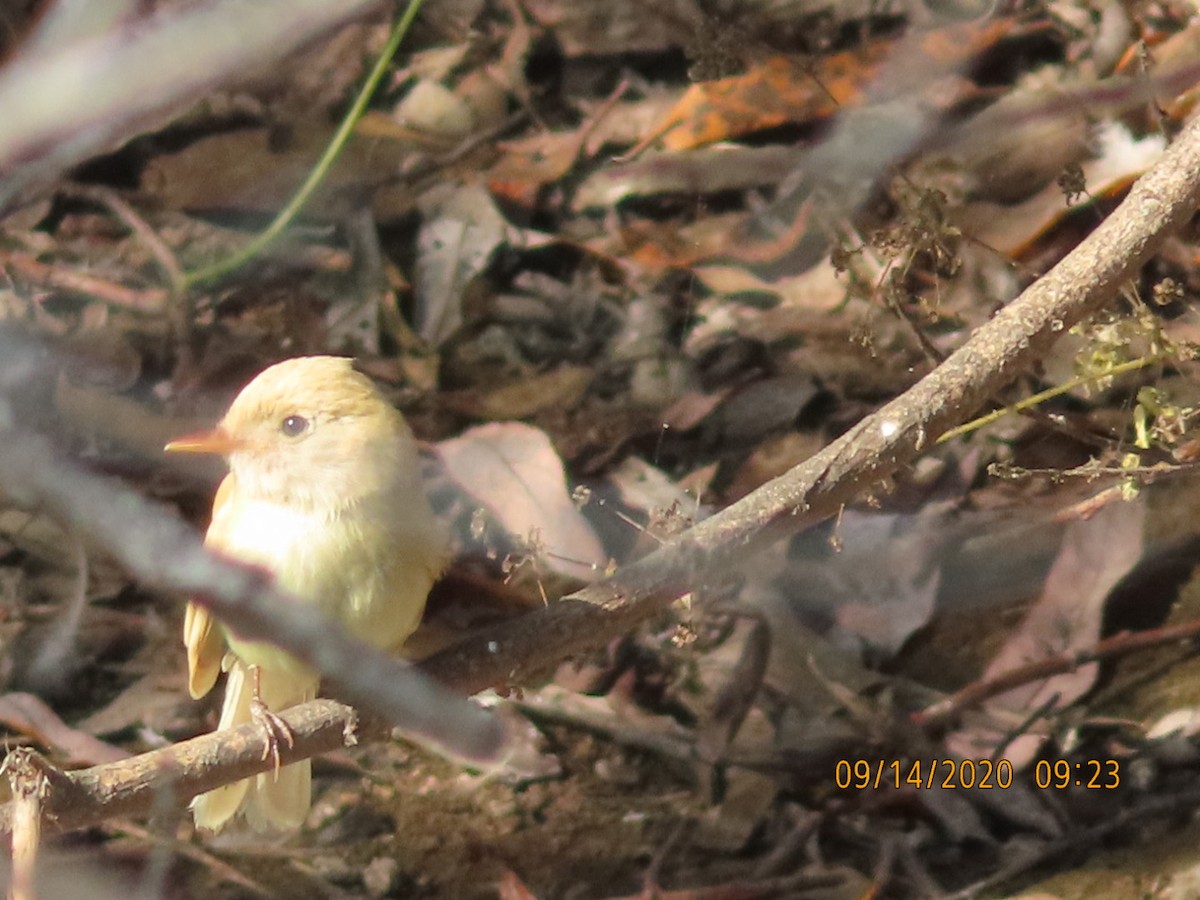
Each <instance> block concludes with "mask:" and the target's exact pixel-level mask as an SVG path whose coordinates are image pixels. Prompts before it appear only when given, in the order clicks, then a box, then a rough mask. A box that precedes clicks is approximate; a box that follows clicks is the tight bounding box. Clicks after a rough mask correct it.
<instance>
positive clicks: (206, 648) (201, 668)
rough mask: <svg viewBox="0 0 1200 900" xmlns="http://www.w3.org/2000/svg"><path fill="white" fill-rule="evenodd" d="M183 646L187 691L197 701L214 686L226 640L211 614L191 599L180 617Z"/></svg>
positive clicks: (219, 670)
mask: <svg viewBox="0 0 1200 900" xmlns="http://www.w3.org/2000/svg"><path fill="white" fill-rule="evenodd" d="M183 643H184V645H185V646H186V647H187V657H188V692H189V693H190V694H191V695H192V699H194V700H199V699H200V698H201V697H203V696H204V695H205V694H207V693H208V692H209V691H211V690H212V688H213V685H214V684H216V683H217V675H219V674H220V672H221V657H222V656H224V655H225V638H224V635H223V634H222V633H221V629H220V628H219V627H218V626H217V621H216V619H214V618H213V617H212V614H211V613H210V612H209V611H208V610H207V609H205V608H204V607H203V606H200V605H199V604H197V603H195V602H192V601H190V600H189V601H188V605H187V610H186V611H185V612H184V614H183Z"/></svg>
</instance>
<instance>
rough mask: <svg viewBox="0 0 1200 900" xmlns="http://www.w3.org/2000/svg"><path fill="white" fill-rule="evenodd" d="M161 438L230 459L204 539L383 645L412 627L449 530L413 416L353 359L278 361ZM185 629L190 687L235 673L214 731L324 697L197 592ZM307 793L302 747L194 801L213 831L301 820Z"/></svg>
mask: <svg viewBox="0 0 1200 900" xmlns="http://www.w3.org/2000/svg"><path fill="white" fill-rule="evenodd" d="M166 449H167V450H169V451H175V452H191V453H219V454H221V455H223V456H224V457H225V458H226V460H227V462H228V465H229V474H228V475H227V476H226V477H225V480H224V481H222V482H221V486H220V488H219V489H218V490H217V496H216V499H215V501H214V502H213V515H212V524H211V525H210V526H209V528H208V534H207V536H206V537H205V543H206V544H207V545H208V546H210V547H212V548H214V549H216V550H219V551H221V552H222V553H225V554H227V555H229V556H232V557H235V558H237V559H239V560H242V561H244V562H248V563H253V564H256V565H260V566H263V567H264V568H266V569H267V570H269V571H270V572H272V573H273V574H274V576H275V580H276V583H277V585H278V586H279V587H280V588H282V589H283V590H284V591H286V592H288V593H290V594H293V595H294V596H296V597H298V598H300V599H302V600H305V601H308V602H310V603H314V604H316V605H317V606H318V607H319V608H320V609H321V610H322V611H323V612H325V613H326V614H327V615H329V616H330V617H331V618H333V619H336V620H337V621H338V622H340V623H341V624H342V625H344V626H345V627H346V628H347V629H348V630H349V631H350V632H351V633H352V634H354V635H356V636H357V637H359V638H361V639H362V640H364V641H366V642H368V643H370V644H373V645H374V646H376V647H381V648H385V649H392V648H396V647H398V646H399V645H400V644H402V643H403V642H404V640H405V638H407V637H408V636H409V635H410V634H411V633H412V632H413V631H414V630H415V629H416V627H417V625H418V623H419V622H420V619H421V614H422V612H423V610H424V608H425V599H426V596H427V595H428V593H429V589H430V587H431V586H432V584H433V582H434V580H435V579H436V578H437V576H438V574H439V572H440V571H441V569H442V566H443V562H444V559H445V553H446V544H445V538H444V535H443V532H442V531H441V529H440V528H439V526H438V523H437V521H436V520H435V518H434V515H433V512H432V510H431V509H430V506H429V501H428V500H427V499H426V497H425V493H424V490H423V488H422V484H421V475H420V465H419V461H418V457H417V448H416V444H415V443H414V441H413V436H412V432H411V431H410V430H409V428H408V424H407V423H406V422H405V421H404V417H403V416H402V415H400V413H399V412H397V411H396V410H395V409H394V408H393V407H392V406H391V405H390V404H389V403H388V402H387V401H386V400H384V398H383V397H382V396H381V395H380V393H379V391H378V390H377V389H376V388H375V386H374V384H372V382H371V381H370V379H368V378H367V377H366V376H365V375H363V374H361V373H359V372H357V371H355V370H354V369H353V368H352V367H351V364H350V360H348V359H342V358H339V357H333V356H310V357H302V358H299V359H291V360H287V361H285V362H281V363H279V364H277V365H274V366H271V367H270V368H269V369H267V370H266V371H264V372H263V373H262V374H260V375H259V376H258V377H257V378H255V379H254V380H253V381H251V382H250V383H249V384H248V385H247V386H246V387H245V388H244V389H243V390H242V392H241V393H240V394H238V396H237V398H236V399H235V400H234V401H233V404H232V405H231V406H230V407H229V412H228V413H226V415H225V417H224V418H223V419H222V420H221V422H220V424H219V425H218V426H217V427H216V428H215V429H214V430H212V431H210V432H204V433H200V434H194V435H188V436H187V437H183V438H179V439H178V440H175V441H172V442H171V443H169V444H167V447H166ZM183 640H184V643H185V644H186V645H187V656H188V688H189V690H190V692H191V695H192V696H193V697H195V698H199V697H203V696H204V695H205V694H207V693H208V692H209V691H210V690H212V688H213V685H214V684H215V683H216V680H217V676H218V674H219V672H220V671H221V670H222V669H224V670H225V671H226V672H227V673H228V678H227V680H226V684H225V702H224V705H223V707H222V709H221V721H220V725H219V726H218V727H219V728H222V729H224V728H231V727H234V726H237V725H240V724H242V723H244V722H249V721H252V720H258V721H260V722H263V723H264V725H265V726H266V727H268V728H275V729H276V730H277V725H272V724H271V721H272V717H271V716H270V715H269V713H273V712H278V711H280V710H284V709H287V708H288V707H290V706H294V705H296V704H298V703H303V702H304V701H306V700H311V699H313V698H314V697H315V696H316V693H317V687H318V683H319V680H320V677H319V675H318V673H317V672H316V671H314V670H313V669H311V668H309V667H308V666H306V665H304V664H303V663H301V662H300V661H299V660H297V659H295V658H294V657H292V656H291V655H289V654H288V653H286V652H284V651H283V650H281V649H280V648H279V647H277V646H275V645H273V644H271V643H269V642H264V641H250V640H246V639H244V638H242V637H239V636H238V635H237V634H235V633H234V632H233V631H231V630H230V629H228V628H226V627H225V626H224V625H222V624H221V622H219V621H217V620H216V619H214V618H213V617H212V616H211V615H210V614H209V612H208V611H207V610H206V609H205V608H204V607H202V606H198V605H197V604H195V603H189V604H188V606H187V612H186V614H185V618H184V626H183ZM264 711H266V715H265V718H264ZM276 721H277V720H276ZM277 736H278V735H277ZM289 737H290V736H289ZM311 792H312V789H311V767H310V764H309V762H308V761H307V760H304V761H302V762H298V763H293V764H291V765H287V766H284V767H282V768H277V770H276V771H274V772H266V773H264V774H261V775H258V776H256V777H254V778H249V779H246V780H244V781H239V782H237V783H236V784H231V785H227V786H225V787H221V788H217V789H216V790H213V791H210V792H208V793H206V794H202V795H200V796H199V797H197V798H196V799H195V800H193V801H192V811H193V815H194V817H195V821H196V825H197V826H198V827H200V828H204V829H209V830H212V831H216V830H219V829H220V828H222V827H223V826H224V825H225V824H226V823H228V822H229V821H230V820H231V819H233V818H234V817H235V816H237V815H238V814H239V813H240V814H242V815H244V816H245V819H246V821H247V823H248V824H249V825H250V826H251V827H252V828H255V829H256V830H282V829H292V828H296V827H298V826H299V825H300V824H301V823H302V822H303V821H304V818H305V815H306V814H307V812H308V808H309V804H310V802H311Z"/></svg>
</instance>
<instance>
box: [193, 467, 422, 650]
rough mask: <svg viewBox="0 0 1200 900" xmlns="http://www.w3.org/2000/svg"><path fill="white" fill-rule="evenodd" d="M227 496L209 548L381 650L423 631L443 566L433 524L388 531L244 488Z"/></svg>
mask: <svg viewBox="0 0 1200 900" xmlns="http://www.w3.org/2000/svg"><path fill="white" fill-rule="evenodd" d="M220 499H222V501H223V502H221V503H219V504H216V505H215V507H214V510H213V520H212V524H211V525H210V526H209V530H208V535H207V538H206V543H207V544H208V545H209V546H211V547H213V548H215V549H218V550H220V551H222V552H223V553H226V554H228V555H230V556H233V557H235V558H237V559H240V560H242V561H244V562H248V563H252V564H254V565H258V566H262V567H263V568H265V569H267V570H268V571H270V572H271V573H272V574H273V575H274V576H275V580H276V582H277V584H278V585H279V587H280V588H282V589H283V590H285V591H287V592H289V593H291V594H294V595H296V596H297V597H299V598H301V599H304V600H308V601H310V602H312V603H315V604H316V605H317V606H318V607H319V608H320V609H322V610H323V611H324V612H326V613H327V614H328V615H330V616H331V617H334V618H337V619H338V620H340V621H341V622H342V623H343V624H344V625H346V626H347V627H348V628H349V629H350V631H351V632H352V633H354V634H356V635H357V636H359V637H360V638H362V639H364V640H366V641H369V642H370V643H372V644H375V645H376V646H382V647H392V646H395V645H397V644H399V643H401V642H402V641H403V640H404V639H405V638H407V637H408V635H409V634H411V633H412V631H413V630H414V629H415V628H416V626H417V623H418V622H419V620H420V616H421V611H422V609H423V608H424V604H425V597H426V595H427V594H428V592H429V588H430V586H431V585H432V583H433V580H434V578H435V577H436V576H437V574H438V571H439V568H440V560H432V559H430V558H429V549H428V548H429V546H430V545H429V539H428V533H429V532H430V531H431V530H432V526H433V524H434V523H433V522H432V521H429V522H423V523H410V524H411V525H414V526H417V527H414V528H400V527H388V526H387V525H384V524H380V523H381V522H386V521H388V520H387V519H386V518H381V517H379V516H364V515H359V514H355V512H356V511H355V510H353V509H349V510H334V511H331V510H314V509H297V508H295V507H293V506H285V505H282V504H278V503H274V502H271V501H268V500H263V499H259V498H253V497H251V498H247V497H245V496H242V495H240V494H239V493H238V492H237V491H236V490H231V491H228V492H227V494H226V496H225V497H224V498H220ZM430 518H432V517H430ZM422 525H424V526H427V527H421V526H422ZM423 532H424V533H423Z"/></svg>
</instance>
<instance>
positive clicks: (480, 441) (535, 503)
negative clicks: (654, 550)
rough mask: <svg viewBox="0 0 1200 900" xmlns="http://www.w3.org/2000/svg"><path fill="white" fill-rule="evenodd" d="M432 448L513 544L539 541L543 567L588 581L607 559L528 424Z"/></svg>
mask: <svg viewBox="0 0 1200 900" xmlns="http://www.w3.org/2000/svg"><path fill="white" fill-rule="evenodd" d="M434 449H435V450H436V451H437V453H438V455H439V456H440V457H441V460H442V462H443V464H444V465H445V467H446V471H447V473H448V474H449V475H450V477H451V478H453V479H454V480H455V481H457V482H458V484H459V485H460V486H461V487H462V489H463V490H464V491H465V492H466V493H467V494H469V495H470V496H471V497H473V498H475V499H476V500H478V501H479V502H480V503H482V504H483V505H484V506H485V507H486V508H487V509H488V511H489V512H490V513H491V514H492V515H493V516H495V517H496V519H498V520H499V521H500V523H501V524H502V525H503V526H504V528H505V529H506V530H507V531H508V532H509V534H510V535H512V536H513V537H514V538H515V539H517V540H518V541H525V540H531V542H533V543H538V542H540V543H541V545H542V546H543V547H544V550H545V552H544V553H543V554H541V556H540V560H541V561H542V562H544V563H545V565H546V566H547V567H549V568H550V569H552V570H553V571H555V572H558V573H560V574H563V575H567V576H569V577H571V578H577V579H580V580H583V581H592V580H594V579H595V578H597V577H598V576H599V575H601V574H603V571H604V567H605V562H606V557H605V554H604V548H603V547H602V546H601V544H600V539H599V538H598V537H596V533H595V532H594V531H593V530H592V526H591V524H589V523H588V521H587V519H585V518H584V517H583V515H582V514H581V513H580V512H579V510H578V509H577V508H576V506H575V504H574V503H573V502H572V500H571V495H570V493H569V491H568V490H567V479H566V472H565V471H564V469H563V464H562V460H561V459H559V457H558V454H557V453H556V452H555V450H554V447H553V446H552V445H551V444H550V439H549V438H548V437H546V434H545V433H544V432H542V431H540V430H539V429H537V428H534V427H532V426H531V425H525V424H522V423H520V422H496V423H491V424H488V425H480V426H479V427H477V428H472V429H470V430H469V431H467V432H465V433H464V434H463V435H462V436H460V437H457V438H452V439H451V440H448V441H442V442H441V443H439V444H436V445H435V447H434Z"/></svg>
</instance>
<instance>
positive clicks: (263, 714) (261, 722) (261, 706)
mask: <svg viewBox="0 0 1200 900" xmlns="http://www.w3.org/2000/svg"><path fill="white" fill-rule="evenodd" d="M250 670H251V672H252V673H253V678H254V693H253V694H252V696H251V697H250V718H251V719H253V720H254V723H255V724H256V725H258V727H259V728H261V729H262V731H263V735H264V736H265V737H266V741H267V743H266V746H265V747H263V754H262V758H263V759H264V760H265V759H268V758H270V759H273V760H274V761H275V777H276V778H278V777H279V769H280V760H279V745H280V744H287V745H288V749H289V750H290V749H291V748H292V747H295V746H296V733H295V732H294V731H292V726H291V725H289V724H288V723H287V722H285V721H283V719H281V718H280V717H279V716H277V715H276V714H275V713H273V712H271V710H270V709H269V708H268V707H267V704H266V703H264V702H263V699H262V697H261V696H260V692H259V684H260V681H261V674H260V671H259V668H258V666H251V669H250Z"/></svg>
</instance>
